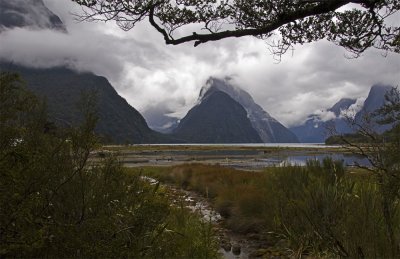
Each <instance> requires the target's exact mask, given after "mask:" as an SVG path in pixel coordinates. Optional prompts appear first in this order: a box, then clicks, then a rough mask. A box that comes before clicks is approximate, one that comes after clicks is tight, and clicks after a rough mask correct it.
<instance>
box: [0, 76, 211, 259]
mask: <svg viewBox="0 0 400 259" xmlns="http://www.w3.org/2000/svg"><path fill="white" fill-rule="evenodd" d="M0 101H1V102H0V106H1V107H0V108H1V109H0V145H1V146H0V223H1V225H0V257H30V258H32V257H50V258H57V257H83V258H87V257H89V258H90V257H105V258H111V257H125V258H126V257H133V258H170V257H175V256H182V257H187V258H189V257H191V258H215V257H218V254H217V252H216V251H217V248H216V242H215V238H214V236H213V233H212V231H211V229H209V227H210V226H209V224H206V223H202V222H201V221H200V219H199V218H197V217H195V216H193V215H191V213H189V212H188V211H186V210H184V209H179V208H172V207H171V206H170V203H169V201H168V200H167V198H166V197H165V195H164V193H163V191H162V190H160V189H159V187H158V185H155V186H152V185H150V184H149V183H147V182H146V181H144V180H143V179H142V178H141V176H140V175H130V174H128V173H127V172H126V171H125V169H124V168H122V167H121V166H120V164H119V162H118V161H117V160H116V158H114V157H112V156H109V157H105V158H102V159H100V160H99V159H91V157H93V152H92V151H93V150H94V149H95V148H96V146H97V145H98V142H97V137H96V136H95V135H94V133H93V129H94V127H95V125H96V114H95V110H94V107H95V106H94V99H93V96H91V95H89V96H84V98H83V99H82V101H81V104H80V110H81V112H82V115H83V116H82V117H83V118H85V119H84V120H83V121H82V122H81V124H80V126H78V127H71V128H69V129H61V128H57V127H56V126H54V124H51V123H49V122H48V120H47V116H46V109H45V105H44V104H43V103H41V102H40V101H38V100H37V98H36V97H35V96H33V95H32V94H30V93H29V92H27V91H26V90H25V89H24V88H23V87H22V84H21V81H20V80H19V78H18V77H17V76H16V75H13V74H7V73H1V74H0ZM178 217H180V218H178ZM171 233H173V234H171ZM176 233H181V234H176Z"/></svg>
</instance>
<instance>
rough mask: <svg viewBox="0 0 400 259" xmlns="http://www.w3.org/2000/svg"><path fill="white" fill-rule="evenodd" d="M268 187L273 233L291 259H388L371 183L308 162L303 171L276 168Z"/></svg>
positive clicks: (333, 165) (328, 164)
mask: <svg viewBox="0 0 400 259" xmlns="http://www.w3.org/2000/svg"><path fill="white" fill-rule="evenodd" d="M366 177H367V176H366ZM271 184H272V185H274V186H276V188H275V189H274V193H275V196H276V197H277V200H276V203H275V211H276V220H277V226H276V227H277V232H279V233H281V234H283V236H284V237H285V238H286V239H287V240H288V241H289V242H290V246H291V249H292V250H293V253H294V255H297V256H300V255H301V254H311V255H313V256H329V257H333V256H340V257H356V258H359V257H383V258H386V257H391V256H392V250H391V247H390V245H388V244H389V241H390V240H389V238H388V235H387V229H386V226H385V224H384V215H383V214H382V206H381V196H380V193H379V188H378V185H377V183H376V182H375V181H374V179H373V178H370V179H369V180H368V179H367V180H366V179H364V180H363V181H360V180H356V179H354V178H353V177H352V176H350V175H345V174H344V169H343V166H341V165H340V163H338V162H334V161H332V160H330V159H326V160H324V161H323V163H322V164H321V163H319V162H317V161H310V162H309V163H308V164H307V166H306V167H304V168H302V167H295V166H294V167H288V168H279V169H278V168H277V169H276V172H275V174H274V177H273V181H272V182H271ZM396 210H397V212H396V214H395V215H396V218H395V219H393V220H394V222H393V223H394V226H396V231H395V232H396V235H397V237H398V235H399V234H400V232H399V230H400V229H399V226H400V225H399V223H400V221H399V220H400V217H399V212H400V211H398V208H396Z"/></svg>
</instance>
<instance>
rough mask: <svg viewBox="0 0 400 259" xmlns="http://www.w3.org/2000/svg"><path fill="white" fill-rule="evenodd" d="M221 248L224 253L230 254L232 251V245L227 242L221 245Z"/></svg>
mask: <svg viewBox="0 0 400 259" xmlns="http://www.w3.org/2000/svg"><path fill="white" fill-rule="evenodd" d="M221 247H222V248H223V249H224V250H225V252H230V251H231V249H232V245H231V243H229V242H226V243H223V244H221Z"/></svg>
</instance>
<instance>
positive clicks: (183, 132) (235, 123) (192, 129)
mask: <svg viewBox="0 0 400 259" xmlns="http://www.w3.org/2000/svg"><path fill="white" fill-rule="evenodd" d="M174 135H175V136H177V137H179V138H183V139H185V140H186V141H188V142H192V143H257V142H262V141H261V138H260V136H259V135H258V134H257V131H256V130H255V129H254V128H253V127H252V125H251V122H250V120H249V119H248V118H247V113H246V110H245V109H244V108H243V107H242V106H241V105H240V104H239V103H238V102H236V101H235V100H233V99H232V98H231V97H230V96H229V95H228V94H226V93H224V92H221V91H212V92H208V93H206V94H205V95H204V96H202V99H201V102H200V103H199V104H198V105H196V106H195V107H193V108H192V109H191V110H190V111H189V112H188V113H187V115H186V116H185V117H184V118H183V119H182V120H181V121H180V123H179V125H178V127H177V128H176V129H175V131H174Z"/></svg>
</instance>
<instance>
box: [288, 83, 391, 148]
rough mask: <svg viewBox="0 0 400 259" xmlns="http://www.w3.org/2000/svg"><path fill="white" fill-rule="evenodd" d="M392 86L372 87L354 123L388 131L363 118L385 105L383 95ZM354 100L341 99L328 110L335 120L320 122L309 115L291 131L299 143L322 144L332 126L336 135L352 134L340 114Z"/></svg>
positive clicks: (353, 102)
mask: <svg viewBox="0 0 400 259" xmlns="http://www.w3.org/2000/svg"><path fill="white" fill-rule="evenodd" d="M391 88H392V86H389V85H373V86H372V87H371V89H370V91H369V93H368V97H367V99H366V100H365V102H364V105H363V106H362V108H361V109H360V110H359V111H358V112H357V113H356V114H355V117H354V121H355V122H356V123H358V124H360V125H365V124H368V126H367V127H369V128H371V127H372V128H373V129H374V130H375V131H377V132H379V133H382V132H384V131H386V130H388V129H390V128H391V127H392V126H391V125H379V124H377V123H373V122H371V121H370V122H366V121H365V116H366V115H370V114H371V113H372V112H374V111H376V109H378V108H380V107H381V106H382V105H383V104H384V103H385V94H386V92H387V91H389V90H390V89H391ZM355 102H356V100H354V99H347V98H345V99H341V100H340V101H339V102H338V103H336V104H335V105H334V106H332V108H330V109H328V111H331V112H333V113H334V115H335V118H334V119H331V120H328V121H325V122H324V121H322V120H321V118H320V117H319V116H318V115H315V114H313V115H310V116H309V118H308V119H307V121H306V122H305V123H304V124H303V125H299V126H296V127H292V128H291V130H292V131H293V132H294V133H295V134H296V135H297V137H298V138H299V139H300V141H301V142H305V143H322V142H324V141H325V139H326V138H327V137H328V136H329V133H330V132H329V130H328V128H331V127H332V126H334V127H335V128H336V134H345V133H352V132H354V129H352V128H351V127H350V126H349V123H348V122H347V121H346V119H344V118H342V117H341V116H340V115H341V112H342V111H346V110H348V109H349V107H350V106H352V105H353V104H355Z"/></svg>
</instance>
